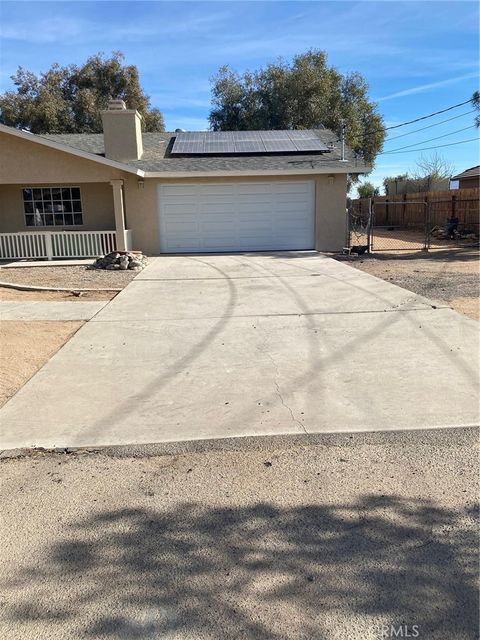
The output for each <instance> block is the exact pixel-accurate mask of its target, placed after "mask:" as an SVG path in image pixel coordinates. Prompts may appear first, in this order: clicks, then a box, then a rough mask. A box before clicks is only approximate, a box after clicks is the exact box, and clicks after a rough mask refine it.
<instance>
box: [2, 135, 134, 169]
mask: <svg viewBox="0 0 480 640" xmlns="http://www.w3.org/2000/svg"><path fill="white" fill-rule="evenodd" d="M0 132H2V133H8V134H10V135H12V136H16V137H17V138H22V139H23V140H29V141H30V142H35V143H36V144H40V145H43V146H45V147H49V148H50V149H55V150H57V151H63V152H64V153H69V154H70V155H72V156H76V157H78V158H83V159H84V160H90V161H92V162H98V163H99V164H103V165H105V166H107V167H112V168H113V169H119V170H120V171H126V172H127V173H133V174H134V175H137V176H139V177H142V178H143V177H144V176H145V171H143V170H142V169H136V168H135V167H132V166H130V165H128V164H123V163H122V162H117V161H115V160H109V159H108V158H104V157H103V156H97V155H96V154H94V153H89V152H88V151H82V150H81V149H76V148H74V147H69V146H68V145H66V144H62V143H61V142H54V141H53V140H47V139H46V138H42V137H41V136H39V135H37V134H36V133H26V132H25V131H19V130H18V129H14V128H13V127H8V126H7V125H4V124H0Z"/></svg>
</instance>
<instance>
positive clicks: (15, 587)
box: [2, 495, 478, 640]
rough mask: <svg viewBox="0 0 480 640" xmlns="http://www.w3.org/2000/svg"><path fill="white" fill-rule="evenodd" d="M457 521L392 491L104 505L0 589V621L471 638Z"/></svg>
mask: <svg viewBox="0 0 480 640" xmlns="http://www.w3.org/2000/svg"><path fill="white" fill-rule="evenodd" d="M469 519H470V522H472V519H473V520H474V515H473V514H471V513H470V514H469V513H459V512H457V511H452V510H449V509H447V508H440V507H438V506H436V505H435V504H434V503H432V502H429V501H426V500H407V499H403V498H400V497H398V496H395V495H390V496H378V495H377V496H374V495H365V496H363V497H362V498H360V499H359V500H357V501H355V502H353V503H351V504H338V505H333V506H332V505H319V504H303V505H301V506H298V507H284V508H281V507H278V506H274V505H271V504H267V503H262V504H260V503H259V504H252V505H251V506H242V507H238V506H237V507H235V506H232V508H227V507H218V508H213V507H205V506H203V505H201V504H198V503H184V504H179V505H177V506H175V507H173V508H168V509H162V508H160V507H159V508H158V509H153V508H152V509H148V508H132V509H119V510H110V511H109V510H105V511H103V512H101V513H98V514H96V515H93V516H91V517H89V518H86V519H83V520H79V521H77V522H76V523H74V524H71V525H69V527H68V528H67V529H66V530H64V532H63V533H62V539H61V540H53V541H52V542H50V543H46V544H45V548H44V549H43V554H41V555H39V559H38V563H36V564H35V566H31V567H30V568H27V569H23V570H19V572H18V573H17V574H16V575H12V576H11V577H10V579H9V580H8V582H7V583H6V584H3V585H2V590H3V591H4V593H5V594H7V593H9V594H10V595H11V596H13V595H14V597H12V598H10V597H9V598H8V599H9V600H11V601H13V602H15V604H13V605H11V606H9V607H8V608H6V609H5V611H4V613H5V615H6V616H7V618H8V620H9V621H10V622H11V623H13V624H14V625H15V628H20V626H21V628H23V625H26V627H27V628H29V625H32V626H34V625H37V624H38V623H39V622H41V623H42V624H43V625H44V626H45V625H46V628H47V629H51V630H52V633H51V634H50V635H49V636H48V637H60V636H57V635H55V634H56V633H58V632H59V629H60V630H61V626H62V625H69V629H70V630H72V629H73V633H74V635H73V636H70V635H68V637H78V638H95V639H100V638H108V639H110V638H112V639H124V638H129V639H130V638H141V639H142V640H143V639H148V638H156V639H157V638H162V639H164V638H179V639H180V638H181V639H182V640H183V639H184V638H209V639H210V638H222V639H225V640H230V639H231V640H238V639H239V638H242V639H243V638H251V639H255V640H257V639H260V640H261V639H272V640H277V639H280V638H281V639H283V638H285V639H286V638H305V639H307V638H308V639H313V638H315V639H316V640H322V639H328V638H339V637H352V638H356V637H358V638H367V637H372V638H376V637H378V638H380V637H382V636H381V632H380V630H378V632H377V631H376V630H375V629H376V628H377V627H376V625H380V624H393V625H401V624H404V625H405V624H407V625H410V626H411V625H418V627H419V629H420V635H419V637H420V638H449V639H450V640H454V639H463V638H465V639H467V638H468V639H469V640H471V639H472V638H476V637H477V635H476V634H477V631H478V627H477V594H476V591H475V586H474V585H475V578H476V569H477V566H476V555H477V539H476V536H475V534H474V533H472V530H473V529H474V527H473V526H471V524H470V526H468V524H469V523H468V521H469ZM352 621H357V622H356V623H355V622H352ZM342 625H344V627H345V630H344V631H343V633H344V634H345V633H346V635H342V633H341V632H340V630H342V629H343V627H342ZM356 625H357V626H356ZM362 625H364V626H363V627H362ZM365 625H366V626H365ZM356 629H358V635H357V634H356V633H355V635H353V634H352V633H351V632H350V634H349V630H350V631H351V630H356ZM372 629H373V630H372ZM339 634H340V635H339ZM66 635H67V634H65V636H66ZM28 637H33V636H28ZM35 637H37V638H40V637H42V638H43V637H47V636H39V635H38V634H37V635H36V636H35Z"/></svg>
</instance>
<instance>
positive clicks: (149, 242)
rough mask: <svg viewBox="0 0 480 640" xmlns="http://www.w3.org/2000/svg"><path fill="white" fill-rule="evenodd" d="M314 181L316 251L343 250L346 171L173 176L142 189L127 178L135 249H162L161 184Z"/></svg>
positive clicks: (129, 221)
mask: <svg viewBox="0 0 480 640" xmlns="http://www.w3.org/2000/svg"><path fill="white" fill-rule="evenodd" d="M312 179H313V180H315V248H316V249H317V251H341V249H342V248H343V247H344V246H345V233H346V226H345V225H346V215H345V206H346V202H345V201H346V189H347V177H346V175H345V174H336V175H335V176H333V177H330V179H329V178H328V176H326V175H322V176H318V177H317V178H315V177H313V178H312V176H309V175H299V176H270V177H269V176H257V177H253V176H252V177H245V178H244V177H234V178H231V177H218V178H196V179H195V180H193V179H192V178H182V179H179V178H171V179H158V178H157V179H154V178H150V179H148V178H147V179H145V183H144V186H143V187H142V188H139V186H138V183H137V179H136V178H135V177H131V178H127V179H126V180H125V208H126V219H127V227H128V228H129V229H132V230H133V243H134V248H136V249H141V250H142V251H144V252H145V253H147V254H149V255H156V254H158V252H159V250H160V231H159V224H158V206H157V187H158V185H159V184H180V183H184V184H189V183H190V184H191V183H192V182H202V183H206V182H215V183H228V182H237V183H238V182H242V181H247V182H254V181H257V182H265V181H268V180H275V181H277V180H278V181H293V180H301V181H303V180H312Z"/></svg>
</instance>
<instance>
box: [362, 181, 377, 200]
mask: <svg viewBox="0 0 480 640" xmlns="http://www.w3.org/2000/svg"><path fill="white" fill-rule="evenodd" d="M357 191H358V197H359V198H373V196H378V195H379V193H380V189H379V188H378V187H375V186H374V185H373V184H372V183H371V182H363V183H362V184H361V185H359V186H358V187H357Z"/></svg>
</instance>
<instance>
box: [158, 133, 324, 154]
mask: <svg viewBox="0 0 480 640" xmlns="http://www.w3.org/2000/svg"><path fill="white" fill-rule="evenodd" d="M307 151H311V152H325V151H329V148H328V147H327V146H326V145H325V144H324V143H323V142H322V141H321V140H320V139H319V138H318V136H317V135H316V134H315V132H314V131H309V130H302V131H191V132H190V131H188V132H179V133H177V135H176V138H175V141H174V143H173V147H172V151H171V153H172V154H178V155H220V154H229V153H231V154H241V153H246V154H248V153H305V152H307Z"/></svg>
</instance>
